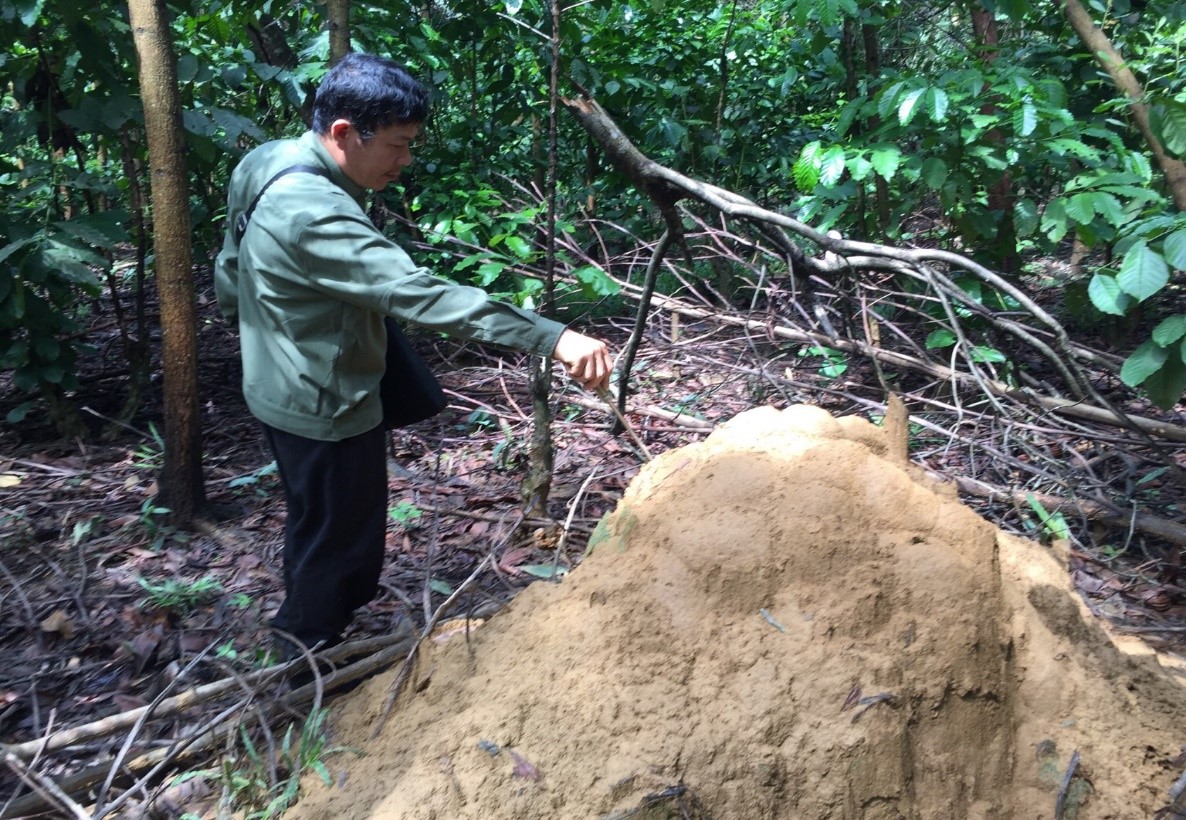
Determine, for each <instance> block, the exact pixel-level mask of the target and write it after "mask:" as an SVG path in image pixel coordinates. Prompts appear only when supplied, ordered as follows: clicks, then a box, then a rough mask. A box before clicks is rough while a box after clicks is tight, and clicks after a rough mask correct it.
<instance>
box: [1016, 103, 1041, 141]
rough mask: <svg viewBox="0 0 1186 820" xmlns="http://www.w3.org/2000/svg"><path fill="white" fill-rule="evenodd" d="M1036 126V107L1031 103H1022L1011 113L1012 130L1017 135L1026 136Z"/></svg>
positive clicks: (1032, 131)
mask: <svg viewBox="0 0 1186 820" xmlns="http://www.w3.org/2000/svg"><path fill="white" fill-rule="evenodd" d="M1037 127H1038V109H1037V108H1036V107H1035V106H1034V104H1033V103H1031V102H1027V103H1024V104H1023V105H1022V106H1021V108H1019V109H1017V111H1016V112H1015V113H1014V115H1013V131H1014V133H1016V134H1017V136H1019V137H1028V136H1029V135H1030V134H1032V133H1034V130H1035V129H1036V128H1037Z"/></svg>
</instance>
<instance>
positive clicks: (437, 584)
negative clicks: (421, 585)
mask: <svg viewBox="0 0 1186 820" xmlns="http://www.w3.org/2000/svg"><path fill="white" fill-rule="evenodd" d="M428 588H429V589H431V590H432V591H433V592H437V593H440V594H441V595H452V594H453V587H451V586H449V584H447V583H445V582H444V581H438V580H437V579H436V578H433V579H432V580H431V581H429V582H428Z"/></svg>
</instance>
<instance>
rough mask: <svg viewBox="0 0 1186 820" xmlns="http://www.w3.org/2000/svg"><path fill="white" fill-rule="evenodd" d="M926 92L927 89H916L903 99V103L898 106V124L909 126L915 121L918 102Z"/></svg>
mask: <svg viewBox="0 0 1186 820" xmlns="http://www.w3.org/2000/svg"><path fill="white" fill-rule="evenodd" d="M926 92H927V90H926V88H916V89H914V90H913V91H911V92H910V93H909V94H907V95H906V96H905V97H903V98H902V103H901V104H900V105H899V106H898V123H899V124H900V125H909V124H910V121H911V120H912V119H914V115H915V114H916V113H918V101H919V100H920V99H921V98H922V95H923V94H925V93H926Z"/></svg>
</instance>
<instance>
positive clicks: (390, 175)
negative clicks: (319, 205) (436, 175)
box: [330, 120, 420, 191]
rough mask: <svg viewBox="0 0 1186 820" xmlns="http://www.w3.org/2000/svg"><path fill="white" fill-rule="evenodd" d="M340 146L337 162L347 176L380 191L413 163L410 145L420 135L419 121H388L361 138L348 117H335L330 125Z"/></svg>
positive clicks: (332, 133) (364, 185)
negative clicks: (339, 118) (365, 138)
mask: <svg viewBox="0 0 1186 820" xmlns="http://www.w3.org/2000/svg"><path fill="white" fill-rule="evenodd" d="M330 133H331V136H332V137H333V139H334V142H335V143H336V145H337V146H338V148H339V149H340V155H339V158H338V164H339V165H340V166H341V168H342V171H343V172H344V173H345V174H346V176H348V177H350V179H352V180H353V181H354V182H356V183H358V184H359V185H361V186H362V187H364V188H370V189H372V190H375V191H382V190H383V189H384V188H386V187H387V183H389V182H395V181H396V180H397V179H399V175H400V172H401V171H402V170H403V169H404V168H406V167H407V166H409V165H411V164H412V148H413V146H414V145H415V143H416V141H417V140H418V139H419V138H420V124H419V123H409V124H406V125H388V126H385V127H383V128H378V129H376V130H375V135H374V136H373V137H371V138H370V139H369V140H364V139H363V138H362V136H361V135H360V134H359V133H358V130H357V129H355V128H354V126H353V125H351V124H350V123H349V122H348V121H347V120H337V121H335V122H334V124H333V126H331V129H330Z"/></svg>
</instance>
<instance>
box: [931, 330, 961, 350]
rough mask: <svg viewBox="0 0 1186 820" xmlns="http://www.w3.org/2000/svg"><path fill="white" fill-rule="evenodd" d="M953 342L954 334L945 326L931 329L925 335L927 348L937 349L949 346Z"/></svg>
mask: <svg viewBox="0 0 1186 820" xmlns="http://www.w3.org/2000/svg"><path fill="white" fill-rule="evenodd" d="M953 344H955V334H954V333H952V332H951V331H950V330H948V329H947V328H945V327H941V328H939V329H938V330H932V331H931V332H930V334H928V335H927V342H926V345H927V350H937V349H939V348H941V347H951V346H952V345H953Z"/></svg>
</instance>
